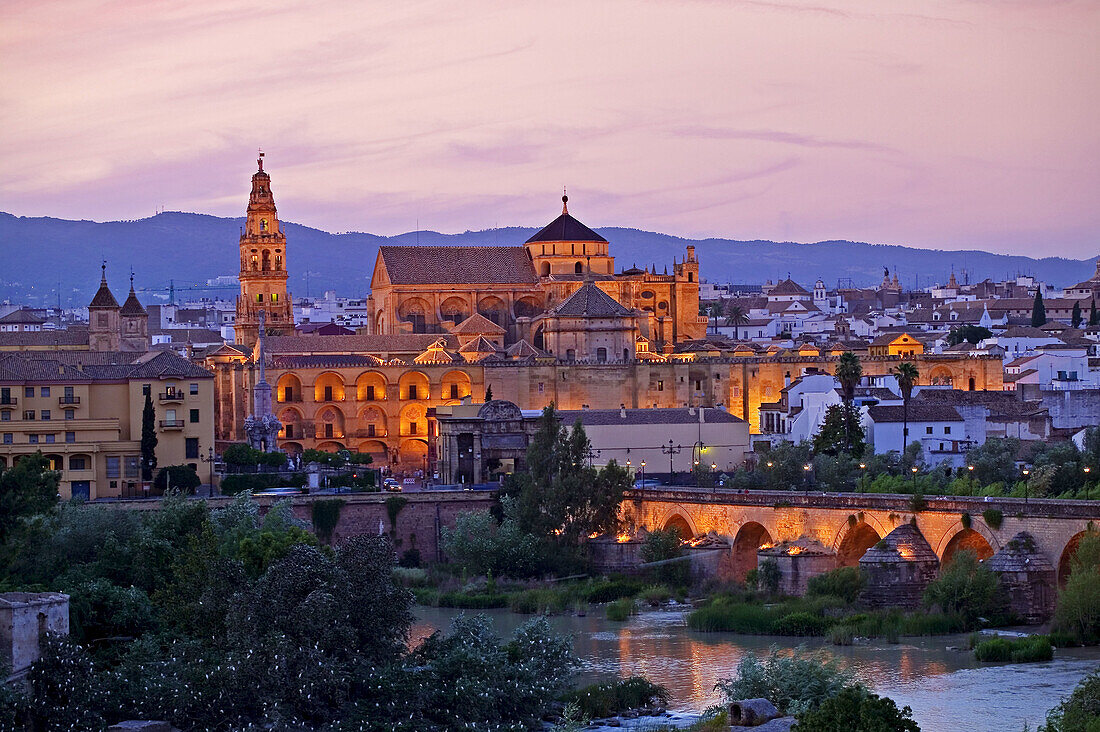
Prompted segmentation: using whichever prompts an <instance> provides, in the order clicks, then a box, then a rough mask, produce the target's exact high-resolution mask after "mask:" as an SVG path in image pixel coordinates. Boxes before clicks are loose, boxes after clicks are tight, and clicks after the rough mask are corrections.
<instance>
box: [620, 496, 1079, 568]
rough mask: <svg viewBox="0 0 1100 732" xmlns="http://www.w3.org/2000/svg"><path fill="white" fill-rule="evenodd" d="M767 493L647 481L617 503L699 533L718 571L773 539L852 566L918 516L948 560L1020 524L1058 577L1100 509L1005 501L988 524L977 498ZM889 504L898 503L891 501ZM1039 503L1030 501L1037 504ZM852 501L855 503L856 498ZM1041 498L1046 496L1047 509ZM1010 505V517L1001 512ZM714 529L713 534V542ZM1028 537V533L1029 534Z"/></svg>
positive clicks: (627, 514) (633, 516)
mask: <svg viewBox="0 0 1100 732" xmlns="http://www.w3.org/2000/svg"><path fill="white" fill-rule="evenodd" d="M777 495H778V494H776V493H775V492H771V491H768V492H764V491H760V492H753V493H751V494H747V495H745V494H740V493H734V492H714V493H711V492H707V491H694V490H690V489H647V490H646V491H645V492H644V493H642V492H638V493H637V494H636V495H634V496H632V497H631V500H628V501H626V502H624V503H623V507H622V511H623V518H624V519H625V520H626V521H627V523H628V524H629V525H632V526H636V527H639V528H644V529H647V530H655V529H666V528H670V527H675V528H677V529H678V530H679V531H680V532H681V534H682V535H684V536H685V539H686V540H690V539H693V538H699V537H702V536H704V535H708V536H710V537H711V541H708V542H706V546H707V547H710V550H712V551H715V550H714V549H713V547H714V546H718V547H721V546H722V544H723V543H724V545H725V547H726V548H724V549H718V550H717V551H721V552H722V554H721V555H720V556H719V557H718V559H717V564H716V565H715V566H716V567H717V570H716V571H717V572H718V575H719V577H721V578H723V579H734V580H743V579H744V578H745V575H746V574H747V573H748V572H749V570H751V569H754V568H755V567H756V566H757V551H758V550H759V549H760V548H762V547H768V546H771V545H773V544H776V543H779V542H791V541H796V540H801V539H810V540H814V541H816V542H818V543H820V544H821V545H823V546H824V547H826V549H827V550H828V551H830V552H832V553H833V554H834V555H835V558H836V566H837V567H851V566H857V565H858V564H859V560H860V558H861V557H862V556H863V555H864V554H865V553H866V552H867V550H868V549H870V548H871V547H873V546H875V544H876V543H878V541H879V540H880V539H882V538H884V537H885V536H886V535H887V534H889V533H890V532H891V531H893V530H894V529H895V528H897V527H898V526H900V525H902V524H904V523H909V522H911V521H914V520H915V521H916V526H917V529H918V530H919V531H920V532H921V534H922V535H923V536H924V538H925V540H926V541H927V542H928V544H929V546H930V547H931V548H932V550H933V551H934V552H935V554H936V556H937V557H939V559H940V563H941V566H945V565H948V564H950V563H951V562H952V561H953V560H954V558H955V557H956V556H957V555H958V553H959V552H960V551H964V550H966V551H971V552H973V553H974V554H975V555H977V557H978V559H980V560H982V561H984V560H987V559H989V558H990V557H992V556H993V555H994V554H995V553H996V552H998V551H1000V550H1001V549H1002V548H1004V547H1005V545H1006V543H1008V542H1009V541H1010V540H1011V539H1013V537H1015V536H1017V535H1018V534H1020V532H1027V533H1028V534H1031V536H1032V537H1033V541H1034V546H1033V547H1032V548H1033V549H1034V551H1035V552H1037V553H1038V554H1039V555H1041V556H1045V557H1046V559H1047V560H1048V561H1049V563H1050V565H1051V566H1053V567H1054V568H1056V569H1057V579H1058V582H1059V583H1063V584H1064V582H1065V580H1066V578H1067V577H1068V575H1069V573H1070V570H1071V566H1072V559H1073V556H1074V554H1075V553H1076V551H1077V547H1078V546H1079V544H1080V541H1081V538H1082V537H1083V536H1085V535H1086V533H1087V532H1088V531H1092V530H1094V529H1092V526H1093V523H1094V521H1098V519H1100V515H1097V514H1100V509H1095V508H1093V507H1092V506H1087V505H1080V506H1075V507H1073V508H1072V509H1070V508H1066V507H1064V506H1063V505H1061V504H1063V503H1064V502H1058V501H1039V502H1036V501H1032V502H1031V503H1030V504H1028V506H1027V507H1026V509H1027V511H1026V513H1025V512H1024V511H1021V510H1019V509H1022V508H1024V506H1022V505H1020V506H1014V507H1012V508H1011V509H1010V508H1009V507H1008V506H1005V507H1004V511H1003V513H1004V515H1005V516H1004V519H1003V523H1002V525H1001V526H999V527H998V528H997V529H993V528H991V527H989V526H987V525H986V524H985V523H984V522H983V520H982V518H981V512H982V509H983V508H986V507H988V506H989V505H990V504H988V503H986V502H984V500H983V499H980V498H979V499H968V498H950V499H941V500H940V501H936V502H934V504H938V505H935V506H934V507H933V508H930V509H928V510H925V511H922V512H920V513H918V514H913V513H912V512H910V511H909V509H908V504H907V503H906V502H905V501H904V500H902V499H892V498H890V497H887V496H875V497H870V496H867V497H864V496H861V497H859V499H855V497H854V496H851V495H844V496H829V495H818V496H815V495H810V496H805V497H803V496H800V495H798V494H786V493H784V494H782V497H784V498H786V499H788V500H789V501H793V502H794V503H796V504H797V505H793V506H789V507H787V506H777V505H776V504H777V502H778V500H779V499H778V498H777ZM895 503H896V505H894V504H895ZM1037 503H1038V504H1040V505H1036V504H1037ZM857 504H858V505H857ZM1047 504H1051V505H1050V506H1049V507H1048V506H1047ZM1010 510H1011V511H1012V514H1011V515H1010V513H1009V511H1010ZM715 536H717V537H718V539H719V541H718V542H717V543H716V542H714V541H713V539H714V537H715ZM1029 541H1031V540H1029Z"/></svg>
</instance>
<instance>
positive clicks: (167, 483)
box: [153, 465, 202, 493]
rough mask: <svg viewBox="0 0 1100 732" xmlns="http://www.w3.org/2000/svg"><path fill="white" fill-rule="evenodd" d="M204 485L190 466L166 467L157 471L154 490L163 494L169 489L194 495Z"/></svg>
mask: <svg viewBox="0 0 1100 732" xmlns="http://www.w3.org/2000/svg"><path fill="white" fill-rule="evenodd" d="M200 485H202V479H201V478H199V474H198V473H196V472H195V469H194V468H192V467H191V466H190V465H166V466H164V467H163V468H161V469H160V470H158V471H157V477H156V480H154V481H153V488H154V489H155V490H158V491H160V492H162V493H164V492H167V491H168V490H169V489H171V490H177V491H182V492H183V493H194V492H195V489H196V488H198V487H199V486H200Z"/></svg>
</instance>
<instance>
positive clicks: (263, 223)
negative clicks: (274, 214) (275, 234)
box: [260, 219, 267, 231]
mask: <svg viewBox="0 0 1100 732" xmlns="http://www.w3.org/2000/svg"><path fill="white" fill-rule="evenodd" d="M260 231H267V219H260Z"/></svg>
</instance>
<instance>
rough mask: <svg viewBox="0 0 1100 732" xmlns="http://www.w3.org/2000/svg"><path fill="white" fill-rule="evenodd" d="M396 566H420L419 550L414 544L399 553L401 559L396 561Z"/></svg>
mask: <svg viewBox="0 0 1100 732" xmlns="http://www.w3.org/2000/svg"><path fill="white" fill-rule="evenodd" d="M397 564H398V566H401V567H419V566H420V550H419V549H417V548H416V547H415V546H414V547H411V548H409V549H406V550H405V551H404V552H402V554H401V559H399V560H398V561H397Z"/></svg>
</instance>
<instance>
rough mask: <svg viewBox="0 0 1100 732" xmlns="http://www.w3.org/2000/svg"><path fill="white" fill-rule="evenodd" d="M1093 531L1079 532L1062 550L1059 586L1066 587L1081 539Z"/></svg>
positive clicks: (1059, 559)
mask: <svg viewBox="0 0 1100 732" xmlns="http://www.w3.org/2000/svg"><path fill="white" fill-rule="evenodd" d="M1090 531H1091V529H1085V530H1084V531H1078V532H1077V533H1076V534H1074V535H1073V536H1071V537H1070V538H1069V541H1067V542H1066V545H1065V547H1064V548H1063V549H1062V553H1061V555H1060V556H1059V557H1058V586H1059V587H1065V586H1066V580H1068V579H1069V575H1070V572H1071V571H1072V570H1073V557H1074V556H1076V554H1077V547H1078V545H1080V543H1081V539H1082V538H1084V537H1085V536H1087V535H1088V534H1089V533H1090Z"/></svg>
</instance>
